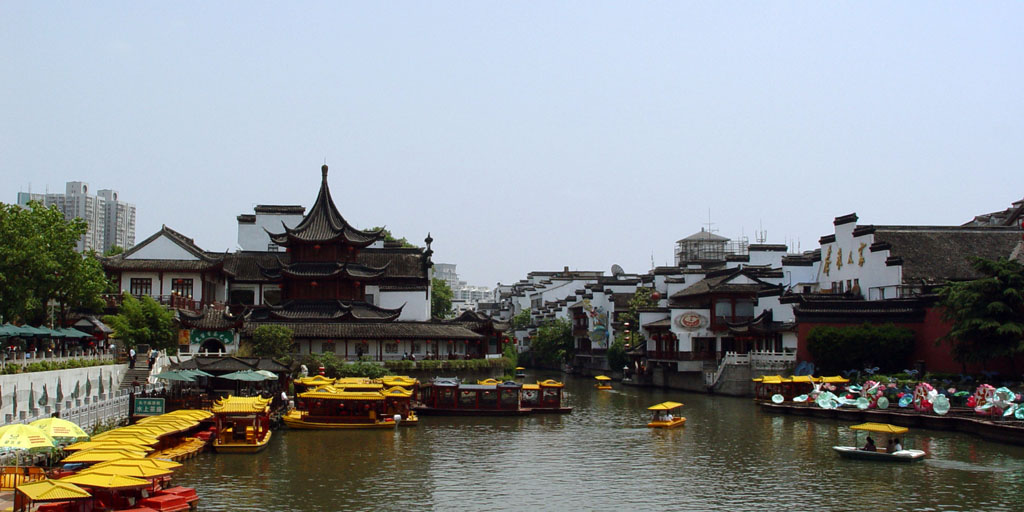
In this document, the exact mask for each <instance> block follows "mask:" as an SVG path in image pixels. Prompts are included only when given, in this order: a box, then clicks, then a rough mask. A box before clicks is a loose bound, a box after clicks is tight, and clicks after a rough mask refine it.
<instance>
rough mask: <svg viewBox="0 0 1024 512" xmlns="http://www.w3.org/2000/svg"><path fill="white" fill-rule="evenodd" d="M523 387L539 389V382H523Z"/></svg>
mask: <svg viewBox="0 0 1024 512" xmlns="http://www.w3.org/2000/svg"><path fill="white" fill-rule="evenodd" d="M523 389H537V390H539V389H540V384H523Z"/></svg>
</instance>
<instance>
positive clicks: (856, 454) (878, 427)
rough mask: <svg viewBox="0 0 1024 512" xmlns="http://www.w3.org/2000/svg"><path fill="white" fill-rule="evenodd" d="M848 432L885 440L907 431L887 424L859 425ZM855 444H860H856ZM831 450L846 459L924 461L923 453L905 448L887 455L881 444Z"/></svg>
mask: <svg viewBox="0 0 1024 512" xmlns="http://www.w3.org/2000/svg"><path fill="white" fill-rule="evenodd" d="M850 430H853V431H855V432H860V431H864V432H872V433H875V434H882V435H883V436H884V437H885V438H887V437H890V436H896V435H903V434H906V433H907V432H908V431H909V429H908V428H907V427H899V426H896V425H889V424H888V423H861V424H860V425H854V426H852V427H850ZM868 439H870V436H868ZM856 444H860V443H859V442H857V443H856ZM832 449H833V450H835V451H836V453H838V454H839V455H841V456H843V457H846V458H848V459H864V460H881V461H890V462H913V461H915V460H921V459H924V456H925V453H924V452H923V451H921V450H910V449H906V448H904V449H901V450H897V451H894V452H892V453H889V452H888V451H887V450H886V447H885V446H884V445H883V444H881V443H880V444H878V445H875V444H871V445H865V447H864V448H858V447H857V446H833V447H832Z"/></svg>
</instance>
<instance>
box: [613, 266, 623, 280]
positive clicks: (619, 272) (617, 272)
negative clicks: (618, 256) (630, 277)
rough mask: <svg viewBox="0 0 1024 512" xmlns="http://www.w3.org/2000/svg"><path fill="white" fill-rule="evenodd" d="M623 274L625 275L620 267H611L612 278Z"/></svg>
mask: <svg viewBox="0 0 1024 512" xmlns="http://www.w3.org/2000/svg"><path fill="white" fill-rule="evenodd" d="M625 273H626V271H625V270H622V267H620V266H619V265H618V264H615V265H612V275H613V276H616V277H618V276H621V275H622V274H625Z"/></svg>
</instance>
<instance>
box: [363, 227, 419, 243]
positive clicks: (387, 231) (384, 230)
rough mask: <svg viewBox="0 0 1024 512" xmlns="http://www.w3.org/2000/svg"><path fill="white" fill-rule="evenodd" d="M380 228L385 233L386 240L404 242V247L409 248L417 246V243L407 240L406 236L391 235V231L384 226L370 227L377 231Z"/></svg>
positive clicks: (371, 229)
mask: <svg viewBox="0 0 1024 512" xmlns="http://www.w3.org/2000/svg"><path fill="white" fill-rule="evenodd" d="M378 229H381V230H383V231H382V233H381V234H383V235H384V241H385V242H398V243H400V244H402V247H404V248H407V249H409V248H415V247H416V246H415V245H413V244H411V243H409V241H408V240H406V239H405V237H404V236H403V237H402V238H395V237H394V236H392V235H391V231H389V230H387V229H385V228H384V227H383V226H375V227H372V228H370V231H377V230H378Z"/></svg>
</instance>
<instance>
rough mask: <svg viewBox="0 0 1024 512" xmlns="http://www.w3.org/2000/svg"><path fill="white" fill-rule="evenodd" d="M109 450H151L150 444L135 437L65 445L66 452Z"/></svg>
mask: <svg viewBox="0 0 1024 512" xmlns="http://www.w3.org/2000/svg"><path fill="white" fill-rule="evenodd" d="M104 448H106V449H107V450H120V449H124V448H127V449H129V450H145V451H149V449H150V448H149V446H146V445H145V444H143V443H140V442H137V441H135V440H134V439H110V440H108V441H81V442H78V443H75V444H70V445H67V446H65V447H64V451H66V452H77V451H79V450H95V449H100V450H102V449H104Z"/></svg>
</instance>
